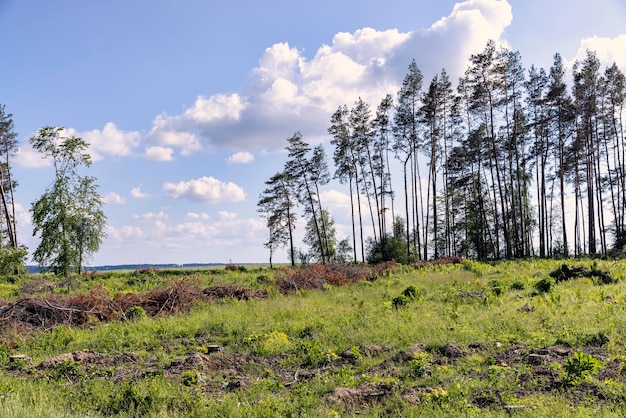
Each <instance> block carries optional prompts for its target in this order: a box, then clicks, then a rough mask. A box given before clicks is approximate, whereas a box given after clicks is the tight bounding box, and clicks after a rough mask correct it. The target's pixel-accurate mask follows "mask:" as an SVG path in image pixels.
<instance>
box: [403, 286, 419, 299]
mask: <svg viewBox="0 0 626 418" xmlns="http://www.w3.org/2000/svg"><path fill="white" fill-rule="evenodd" d="M419 293H420V292H419V290H418V289H417V288H415V286H409V287H407V288H406V289H404V291H403V292H402V294H403V295H404V296H406V297H407V298H408V299H417V298H418V297H419Z"/></svg>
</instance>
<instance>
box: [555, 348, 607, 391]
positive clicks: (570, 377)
mask: <svg viewBox="0 0 626 418" xmlns="http://www.w3.org/2000/svg"><path fill="white" fill-rule="evenodd" d="M601 368H602V363H600V360H598V359H597V358H595V357H593V356H592V355H590V354H586V353H583V352H582V351H577V352H575V353H574V356H573V357H570V358H568V359H567V361H566V362H565V365H563V369H565V372H566V373H567V381H568V382H570V383H575V382H578V381H580V380H582V379H584V378H586V377H587V376H588V375H590V374H591V373H593V372H596V371H598V370H600V369H601Z"/></svg>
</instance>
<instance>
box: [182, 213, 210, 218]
mask: <svg viewBox="0 0 626 418" xmlns="http://www.w3.org/2000/svg"><path fill="white" fill-rule="evenodd" d="M187 218H189V219H209V215H208V214H206V213H195V212H188V213H187Z"/></svg>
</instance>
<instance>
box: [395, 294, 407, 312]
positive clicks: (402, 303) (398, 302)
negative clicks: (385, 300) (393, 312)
mask: <svg viewBox="0 0 626 418" xmlns="http://www.w3.org/2000/svg"><path fill="white" fill-rule="evenodd" d="M391 306H393V308H394V309H401V308H406V307H407V306H409V298H407V297H406V296H404V295H400V296H396V297H395V298H393V300H392V301H391Z"/></svg>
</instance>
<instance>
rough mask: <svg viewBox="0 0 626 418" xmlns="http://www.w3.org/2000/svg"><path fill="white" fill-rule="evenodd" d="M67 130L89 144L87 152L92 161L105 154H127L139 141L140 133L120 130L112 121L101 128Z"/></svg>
mask: <svg viewBox="0 0 626 418" xmlns="http://www.w3.org/2000/svg"><path fill="white" fill-rule="evenodd" d="M67 131H69V132H72V134H73V135H75V136H78V137H81V138H83V139H84V140H85V141H87V143H88V144H89V153H90V154H91V156H92V158H93V160H94V161H98V160H102V159H103V158H104V156H105V155H110V156H122V157H123V156H129V155H131V154H132V153H133V151H134V150H135V148H137V147H138V146H139V144H140V142H141V135H140V134H139V132H135V131H120V130H119V129H117V127H116V126H115V124H114V123H112V122H108V123H107V124H105V125H104V128H103V129H102V130H99V129H94V130H92V131H87V132H76V131H74V130H73V129H68V130H67Z"/></svg>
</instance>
